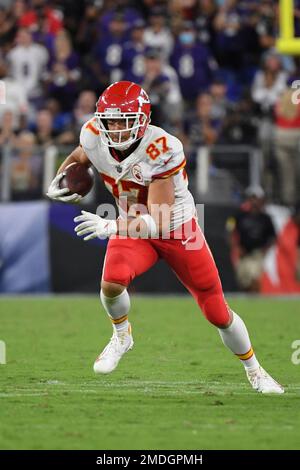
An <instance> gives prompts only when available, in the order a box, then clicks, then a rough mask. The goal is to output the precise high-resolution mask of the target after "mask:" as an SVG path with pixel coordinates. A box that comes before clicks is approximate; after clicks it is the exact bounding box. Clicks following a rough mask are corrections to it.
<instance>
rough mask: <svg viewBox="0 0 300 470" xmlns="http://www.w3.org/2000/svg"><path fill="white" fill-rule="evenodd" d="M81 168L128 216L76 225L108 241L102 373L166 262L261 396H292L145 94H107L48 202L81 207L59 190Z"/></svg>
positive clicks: (119, 352) (118, 90)
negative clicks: (224, 280)
mask: <svg viewBox="0 0 300 470" xmlns="http://www.w3.org/2000/svg"><path fill="white" fill-rule="evenodd" d="M73 162H81V163H83V164H85V165H87V166H88V165H94V167H95V168H96V169H97V171H98V172H99V173H100V175H101V176H102V178H103V180H104V183H105V185H106V186H107V188H108V189H109V190H110V191H111V193H112V194H113V196H114V197H115V199H116V201H117V204H118V206H119V210H120V216H119V217H118V219H117V220H107V219H104V218H102V217H100V216H98V215H96V214H91V213H89V212H85V211H82V213H81V215H79V216H78V217H76V218H75V219H74V220H75V222H76V223H78V225H77V226H76V228H75V231H76V233H77V235H78V236H84V240H85V241H87V240H91V239H92V238H95V237H99V238H103V237H108V238H109V242H108V246H107V252H106V257H105V262H104V267H103V274H102V281H101V292H100V297H101V301H102V304H103V307H104V309H105V310H106V312H107V314H108V316H109V318H110V319H111V322H112V326H113V335H112V338H111V340H110V341H109V343H108V344H107V346H106V347H105V348H104V350H103V351H102V352H101V354H100V355H99V356H98V358H97V359H96V361H95V363H94V371H95V372H97V373H103V374H106V373H109V372H112V371H113V370H114V369H115V368H116V367H117V365H118V363H119V361H120V359H121V357H122V356H123V355H124V354H125V353H126V352H127V351H128V350H129V349H131V348H132V347H133V337H132V332H131V325H130V323H129V321H128V312H129V310H130V298H129V295H128V291H127V287H128V285H129V284H130V282H131V281H132V280H133V279H134V278H135V277H136V276H139V275H140V274H142V273H143V272H145V271H147V270H148V269H149V268H150V267H151V266H153V265H154V264H155V263H156V261H157V260H158V259H159V258H163V259H164V260H165V261H166V262H167V263H168V264H169V266H170V267H171V268H172V269H173V271H174V272H175V273H176V275H177V277H178V278H179V279H180V281H181V282H182V283H183V285H184V286H185V287H186V288H187V289H188V290H189V291H190V293H191V294H192V295H193V297H194V298H195V300H196V302H197V303H198V305H199V307H200V309H201V310H202V312H203V314H204V315H205V317H206V318H207V320H208V321H209V322H211V323H212V324H213V325H215V326H216V327H217V329H218V331H219V333H220V336H221V338H222V341H223V343H224V344H225V346H227V347H228V348H229V349H230V350H231V351H232V352H233V353H234V354H235V355H236V356H237V357H238V358H239V359H240V361H241V362H242V364H243V366H244V367H245V370H246V374H247V377H248V379H249V381H250V383H251V385H252V387H253V388H254V389H255V390H257V391H258V392H262V393H283V392H284V389H283V387H282V386H281V385H280V384H278V383H277V382H276V381H275V380H274V379H273V378H272V377H271V376H270V375H269V374H268V373H267V372H266V371H265V370H264V369H263V368H262V367H261V366H260V364H259V362H258V360H257V358H256V356H255V354H254V352H253V349H252V346H251V342H250V339H249V335H248V331H247V328H246V326H245V324H244V322H243V320H242V319H241V318H240V317H239V315H237V313H235V312H234V311H232V310H231V309H230V308H229V306H228V305H227V303H226V301H225V299H224V295H223V290H222V286H221V282H220V278H219V274H218V271H217V268H216V265H215V262H214V259H213V257H212V254H211V252H210V250H209V247H208V246H207V243H206V241H205V238H204V235H203V234H202V232H201V230H200V228H199V226H198V223H197V218H196V211H195V204H194V200H193V197H192V195H191V193H190V192H189V190H188V179H187V174H186V171H185V168H184V167H185V164H186V161H185V156H184V152H183V146H182V144H181V142H180V141H179V140H178V139H177V138H176V137H174V136H173V135H170V134H168V133H167V132H165V131H164V130H163V129H161V128H159V127H156V126H153V125H150V101H149V98H148V96H147V94H146V92H145V91H144V90H143V89H142V88H141V87H140V86H139V85H137V84H135V83H132V82H127V81H121V82H116V83H113V84H112V85H110V86H109V87H108V88H107V89H106V90H105V91H104V92H103V94H102V95H101V96H100V98H99V100H98V102H97V105H96V112H95V116H94V118H92V119H91V120H89V121H88V122H87V123H86V124H84V125H83V127H82V130H81V134H80V145H79V146H78V147H77V148H76V149H75V150H74V151H73V152H72V153H71V154H70V155H69V156H68V157H67V158H66V160H65V161H64V163H63V164H62V166H61V167H60V169H59V170H58V174H57V176H56V177H55V179H54V180H53V182H52V183H51V185H50V187H49V190H48V193H47V195H48V197H50V198H52V199H55V200H59V201H64V202H76V201H78V200H80V196H79V195H78V194H72V195H67V193H68V189H67V188H65V189H61V188H60V187H59V182H60V179H61V178H62V172H63V170H64V168H65V167H67V166H68V165H69V164H70V163H73ZM124 200H125V202H126V204H124ZM132 207H135V210H134V211H131V209H132ZM136 207H137V208H138V210H136Z"/></svg>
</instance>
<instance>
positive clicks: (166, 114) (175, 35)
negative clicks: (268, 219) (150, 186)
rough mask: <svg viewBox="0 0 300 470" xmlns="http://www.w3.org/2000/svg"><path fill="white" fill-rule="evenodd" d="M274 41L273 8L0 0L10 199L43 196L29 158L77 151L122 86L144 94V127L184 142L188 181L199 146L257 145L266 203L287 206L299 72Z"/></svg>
mask: <svg viewBox="0 0 300 470" xmlns="http://www.w3.org/2000/svg"><path fill="white" fill-rule="evenodd" d="M295 6H296V9H295V26H296V31H297V32H299V31H300V1H298V0H296V1H295ZM276 35H278V2H277V1H274V0H260V1H258V0H240V1H237V0H169V1H161V0H136V1H134V0H133V1H130V0H78V1H76V2H74V1H71V0H64V1H59V0H52V1H47V2H46V1H45V0H27V1H25V0H15V1H11V0H0V80H2V83H3V82H4V84H5V86H6V104H1V105H0V122H1V132H0V143H1V146H3V145H4V146H5V145H8V144H9V146H10V147H13V148H15V149H16V150H15V152H14V155H13V156H14V158H13V165H12V178H11V186H12V189H13V195H14V197H13V198H14V199H32V198H35V197H39V196H40V195H41V194H40V192H39V191H36V188H37V187H38V186H39V185H40V183H39V181H38V179H39V175H40V174H41V166H42V165H43V163H44V162H43V161H42V158H41V156H40V155H38V154H37V153H36V154H35V152H34V150H33V148H34V147H35V146H36V145H38V146H42V147H43V148H45V147H47V146H49V145H53V144H55V145H76V144H77V142H78V134H79V131H80V128H81V125H82V124H83V123H84V122H85V121H86V120H88V119H89V118H90V117H91V116H92V115H93V112H94V109H95V102H96V100H97V96H98V95H99V94H100V93H101V92H102V91H103V90H104V88H105V87H106V86H107V85H108V84H110V83H112V82H114V81H117V80H120V79H125V80H132V81H135V82H137V83H139V84H141V85H142V86H143V87H144V88H145V89H146V90H147V91H148V93H149V95H150V98H151V101H152V105H153V112H152V123H153V124H156V125H159V126H162V127H164V128H165V129H166V130H167V131H170V132H173V133H175V134H176V135H177V136H178V137H180V138H181V139H182V140H183V142H184V145H185V149H186V154H187V158H188V164H189V167H190V170H191V171H193V169H195V167H196V161H197V159H196V156H197V152H198V150H199V148H201V147H208V148H211V147H212V146H214V145H216V144H218V145H220V144H221V145H231V146H235V145H241V144H246V145H253V146H257V147H260V148H261V149H262V157H263V158H262V162H261V183H262V184H263V186H264V187H265V190H266V192H267V195H268V197H269V198H270V199H271V200H275V201H276V202H280V203H283V204H286V205H293V204H294V203H295V202H296V200H297V199H298V198H299V194H297V188H299V187H300V185H299V184H298V185H297V178H298V180H299V166H300V164H299V162H298V160H299V137H300V107H299V106H295V105H294V104H293V103H292V101H291V94H292V93H293V92H294V91H295V90H293V89H292V88H291V86H290V85H291V83H292V81H293V80H294V79H295V78H296V77H297V76H298V77H299V68H300V65H299V64H300V62H299V60H298V59H297V58H293V57H290V56H280V55H278V54H277V53H276V51H275V49H274V45H275V38H276ZM213 165H214V160H213V159H212V160H211V161H210V166H211V168H212V169H213ZM18 194H19V196H18Z"/></svg>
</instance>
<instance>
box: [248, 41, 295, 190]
mask: <svg viewBox="0 0 300 470" xmlns="http://www.w3.org/2000/svg"><path fill="white" fill-rule="evenodd" d="M286 81H287V73H286V72H285V71H284V70H283V67H282V62H281V58H280V56H279V55H278V54H277V53H276V52H275V51H274V50H270V51H268V52H267V53H266V54H265V55H264V57H263V59H262V67H261V69H259V70H258V71H257V73H256V75H255V77H254V82H253V84H252V99H253V101H254V103H255V104H256V106H257V114H258V116H259V126H258V143H259V145H260V147H261V149H262V155H263V173H264V180H263V181H264V186H265V187H266V190H267V193H268V194H269V193H270V192H272V188H273V187H274V181H273V175H274V169H273V168H274V106H275V103H276V102H277V100H278V98H279V96H280V95H281V94H282V93H283V92H284V90H285V88H286Z"/></svg>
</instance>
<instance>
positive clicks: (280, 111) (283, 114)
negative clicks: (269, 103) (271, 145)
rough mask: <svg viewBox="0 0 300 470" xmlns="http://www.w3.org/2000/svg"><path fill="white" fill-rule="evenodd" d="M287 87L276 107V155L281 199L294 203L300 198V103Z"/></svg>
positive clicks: (289, 203)
mask: <svg viewBox="0 0 300 470" xmlns="http://www.w3.org/2000/svg"><path fill="white" fill-rule="evenodd" d="M294 93H295V90H294V89H291V88H287V89H286V90H285V91H284V93H283V94H282V95H281V96H280V97H279V99H278V101H277V104H276V107H275V155H276V159H277V163H278V169H279V188H280V201H281V202H283V203H284V204H287V205H294V204H295V203H296V201H297V200H300V103H298V104H296V103H295V102H293V94H294Z"/></svg>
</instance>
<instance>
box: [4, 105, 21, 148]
mask: <svg viewBox="0 0 300 470" xmlns="http://www.w3.org/2000/svg"><path fill="white" fill-rule="evenodd" d="M16 138H17V136H16V133H15V132H14V114H13V111H10V110H8V109H7V110H6V111H5V112H4V113H3V114H2V116H1V118H0V146H1V147H3V146H4V145H8V146H12V145H14V144H15V141H16ZM0 152H1V153H2V149H0Z"/></svg>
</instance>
